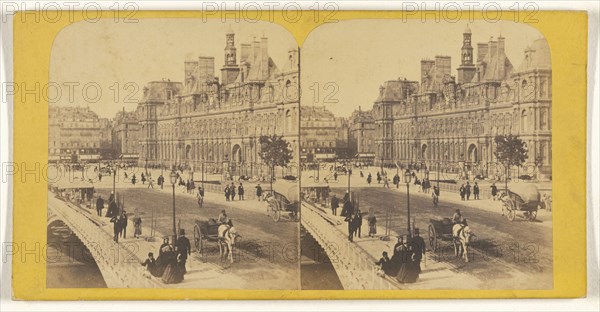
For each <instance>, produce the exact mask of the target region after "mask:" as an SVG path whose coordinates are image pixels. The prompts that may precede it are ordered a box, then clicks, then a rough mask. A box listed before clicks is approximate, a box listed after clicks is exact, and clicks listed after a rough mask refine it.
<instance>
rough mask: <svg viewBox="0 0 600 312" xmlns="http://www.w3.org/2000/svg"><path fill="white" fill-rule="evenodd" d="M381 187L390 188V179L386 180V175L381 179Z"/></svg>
mask: <svg viewBox="0 0 600 312" xmlns="http://www.w3.org/2000/svg"><path fill="white" fill-rule="evenodd" d="M383 187H387V188H390V179H388V177H387V175H385V176H384V177H383Z"/></svg>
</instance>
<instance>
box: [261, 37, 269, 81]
mask: <svg viewBox="0 0 600 312" xmlns="http://www.w3.org/2000/svg"><path fill="white" fill-rule="evenodd" d="M260 56H261V60H260V62H261V76H262V79H264V80H266V79H267V78H269V39H267V37H264V36H263V37H262V38H260Z"/></svg>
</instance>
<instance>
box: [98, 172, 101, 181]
mask: <svg viewBox="0 0 600 312" xmlns="http://www.w3.org/2000/svg"><path fill="white" fill-rule="evenodd" d="M98 182H102V172H98Z"/></svg>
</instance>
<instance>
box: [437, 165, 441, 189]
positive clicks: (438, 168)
mask: <svg viewBox="0 0 600 312" xmlns="http://www.w3.org/2000/svg"><path fill="white" fill-rule="evenodd" d="M437 189H438V190H439V189H440V162H439V161H438V162H437Z"/></svg>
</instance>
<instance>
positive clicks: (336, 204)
mask: <svg viewBox="0 0 600 312" xmlns="http://www.w3.org/2000/svg"><path fill="white" fill-rule="evenodd" d="M339 206H340V200H339V198H337V196H336V195H335V194H333V197H331V213H332V214H333V215H334V216H337V209H338V207H339Z"/></svg>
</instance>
